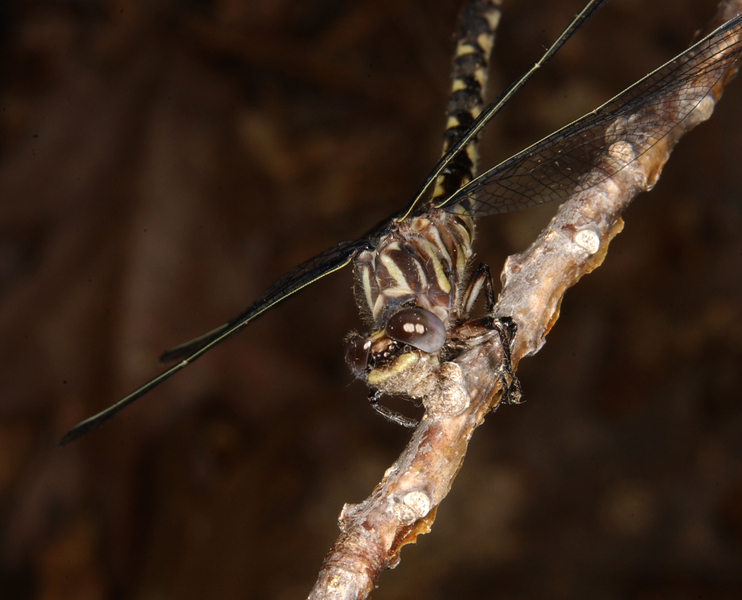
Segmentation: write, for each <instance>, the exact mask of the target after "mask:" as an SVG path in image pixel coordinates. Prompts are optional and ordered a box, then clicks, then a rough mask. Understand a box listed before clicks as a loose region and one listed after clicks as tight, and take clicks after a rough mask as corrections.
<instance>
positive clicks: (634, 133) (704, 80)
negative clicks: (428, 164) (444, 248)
mask: <svg viewBox="0 0 742 600" xmlns="http://www.w3.org/2000/svg"><path fill="white" fill-rule="evenodd" d="M741 31H742V16H738V17H735V18H734V19H732V20H730V21H727V22H726V23H725V24H724V25H722V26H721V27H720V28H718V29H717V30H716V31H714V32H712V33H711V34H710V35H708V36H707V37H705V38H703V39H702V40H701V41H699V42H698V43H696V44H694V45H693V46H691V47H690V48H689V49H688V50H686V51H685V52H684V53H683V54H681V55H679V56H678V57H676V58H675V59H673V60H671V61H670V62H668V63H666V64H665V65H663V66H661V67H660V68H659V69H657V70H656V71H654V72H652V73H650V74H649V75H647V76H646V77H645V78H644V79H642V80H641V81H639V82H638V83H636V84H634V85H633V86H631V87H630V88H628V89H626V90H625V91H623V92H621V93H620V94H619V95H617V96H616V97H615V98H613V99H611V100H609V101H608V102H607V103H606V104H604V105H603V106H601V107H600V108H598V109H597V110H595V111H593V112H591V113H588V114H587V115H585V116H584V117H582V118H580V119H578V120H577V121H575V122H573V123H572V124H570V125H567V126H566V127H564V128H562V129H560V130H559V131H557V132H556V133H553V134H552V135H550V136H548V137H546V138H544V139H543V140H541V141H539V142H537V143H535V144H534V145H532V146H530V147H529V148H526V149H525V150H523V151H522V152H519V153H518V154H516V155H514V156H513V157H511V158H509V159H507V160H506V161H504V162H502V163H500V164H499V165H497V166H496V167H493V168H492V169H490V170H488V171H487V172H485V173H482V174H481V175H480V176H479V177H477V178H476V179H474V180H473V181H471V182H470V183H468V184H467V185H465V186H464V187H463V188H461V189H460V190H459V191H458V192H456V193H455V194H453V195H452V196H450V197H449V198H447V199H446V200H444V201H442V202H440V203H438V204H437V205H436V207H438V208H444V207H452V206H454V205H456V204H459V203H462V202H464V201H467V200H468V201H469V202H470V207H468V208H469V210H470V211H471V214H472V215H473V216H484V215H492V214H497V213H505V212H510V211H514V210H520V209H524V208H528V207H529V206H534V205H537V204H543V203H545V202H552V201H555V200H565V199H566V198H567V197H568V196H569V195H570V194H572V193H573V192H575V191H579V190H585V189H588V188H589V187H592V186H594V185H596V183H598V182H599V181H601V180H602V181H604V180H605V179H607V178H609V177H611V176H613V175H615V174H616V173H617V172H618V171H620V170H621V169H623V168H624V167H625V166H627V165H628V164H630V163H632V162H633V161H635V160H636V159H637V158H638V157H639V156H641V155H642V154H644V153H645V152H646V151H647V150H649V149H650V148H651V147H652V146H654V145H655V144H656V143H657V142H659V141H660V140H661V139H662V138H664V137H665V136H666V135H667V134H669V133H670V131H672V130H673V129H674V128H675V127H676V126H678V125H679V124H680V123H681V122H682V121H683V120H684V119H685V118H686V117H687V116H688V115H689V114H690V113H691V112H692V111H693V109H694V108H695V107H696V106H697V105H698V104H699V103H700V102H701V100H703V98H704V97H706V95H707V94H708V93H709V91H710V90H711V88H712V87H713V86H714V85H715V84H716V83H717V82H718V81H719V80H720V79H721V78H722V77H723V75H724V73H725V72H726V70H727V69H729V68H730V67H731V66H732V64H733V63H734V62H735V61H736V60H737V59H738V58H739V55H740V52H742V41H740V39H739V38H740V35H741ZM668 108H669V109H670V111H667V110H665V109H668ZM668 113H669V114H670V115H671V116H669V117H668ZM617 142H626V143H628V144H630V145H631V150H633V152H632V151H628V152H615V151H614V152H609V150H610V149H611V146H613V144H616V143H617ZM597 167H599V168H600V170H601V171H602V173H603V175H604V176H603V177H602V178H601V179H599V180H597V181H596V180H595V179H591V181H589V182H588V181H583V177H582V176H583V175H585V174H587V173H588V172H591V171H592V170H594V169H596V168H597Z"/></svg>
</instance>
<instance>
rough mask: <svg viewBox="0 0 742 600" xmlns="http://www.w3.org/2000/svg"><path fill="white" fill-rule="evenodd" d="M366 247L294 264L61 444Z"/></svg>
mask: <svg viewBox="0 0 742 600" xmlns="http://www.w3.org/2000/svg"><path fill="white" fill-rule="evenodd" d="M365 246H366V241H365V239H361V240H355V241H352V242H340V243H339V244H336V245H335V246H333V247H332V248H330V249H329V250H326V251H325V252H323V253H322V254H318V255H317V256H315V257H314V258H310V259H309V260H308V261H306V262H304V263H302V264H300V265H299V266H298V267H295V268H294V269H292V270H291V271H289V272H288V273H286V275H284V276H283V277H281V278H280V279H279V280H278V281H276V283H274V284H273V285H272V286H271V287H270V288H268V290H267V291H266V292H265V293H264V294H263V295H261V296H260V297H259V298H258V299H257V300H256V301H255V302H254V303H253V304H252V305H251V306H249V307H248V308H247V309H246V310H245V311H243V312H242V313H240V314H239V315H237V316H236V317H235V318H234V319H232V320H231V321H229V322H228V323H225V324H224V325H222V326H221V327H217V328H216V329H214V330H212V331H210V332H209V333H207V334H205V335H202V336H201V337H198V338H196V339H195V340H192V341H190V342H187V343H185V344H181V345H180V346H176V347H175V348H173V349H172V350H168V351H167V352H165V353H164V354H163V355H162V357H160V360H165V361H170V360H180V362H179V363H177V364H175V365H173V366H172V367H170V368H169V369H167V370H166V371H163V372H162V373H160V375H158V376H157V377H155V378H154V379H152V380H150V381H148V382H147V383H145V384H144V385H143V386H142V387H140V388H139V389H137V390H135V391H134V392H132V393H131V394H129V395H128V396H126V397H125V398H123V399H121V400H119V401H118V402H116V404H113V405H111V406H110V407H108V408H107V409H105V410H104V411H102V412H100V413H98V414H97V415H94V416H92V417H90V418H89V419H86V420H85V421H83V422H82V423H79V424H78V425H76V426H75V427H73V428H72V429H71V430H70V431H68V432H67V434H66V435H65V436H64V437H63V438H62V439H61V440H60V442H59V443H60V445H64V444H68V443H69V442H72V441H74V440H76V439H77V438H79V437H81V436H83V435H85V434H87V433H90V432H91V431H93V430H94V429H97V428H98V427H100V426H101V425H103V424H104V423H105V422H106V421H108V420H109V419H111V418H112V417H113V416H114V415H115V414H116V413H118V412H119V411H120V410H122V409H123V408H125V407H126V406H128V405H129V404H131V403H132V402H134V401H136V400H138V399H139V398H141V397H142V396H144V395H145V394H146V393H148V392H150V391H152V390H153V389H154V388H156V387H157V386H158V385H160V384H161V383H162V382H163V381H165V380H166V379H169V378H170V377H172V376H173V375H175V374H176V373H177V372H178V371H180V370H181V369H184V368H185V367H187V366H188V365H189V364H191V363H192V362H193V361H195V360H196V359H197V358H199V357H200V356H201V355H203V354H204V353H205V352H207V351H208V350H210V349H211V348H213V347H214V346H216V345H217V344H218V343H219V342H221V341H223V340H225V339H226V338H228V337H229V336H230V335H232V334H233V333H237V332H238V331H239V330H240V329H242V328H243V327H245V326H246V325H247V324H248V323H250V322H251V321H253V320H255V319H256V318H257V317H259V316H260V315H261V314H263V313H264V312H265V311H267V310H268V309H269V308H271V307H272V306H275V305H276V304H278V303H279V302H281V301H282V300H285V299H286V298H288V297H289V296H291V295H292V294H294V293H296V292H298V291H299V290H300V289H302V288H304V287H306V286H308V285H310V284H311V283H314V282H315V281H317V280H318V279H321V278H322V277H324V276H325V275H329V274H330V273H333V272H335V271H337V270H338V269H342V268H343V267H344V266H346V265H347V264H349V263H350V262H351V261H352V260H353V257H354V256H355V255H356V253H357V252H358V250H360V249H361V248H364V247H365Z"/></svg>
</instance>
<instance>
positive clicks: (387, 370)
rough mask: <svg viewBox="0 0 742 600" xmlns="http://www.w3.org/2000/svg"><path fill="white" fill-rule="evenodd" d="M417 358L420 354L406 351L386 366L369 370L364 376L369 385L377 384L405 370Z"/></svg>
mask: <svg viewBox="0 0 742 600" xmlns="http://www.w3.org/2000/svg"><path fill="white" fill-rule="evenodd" d="M418 360H420V356H419V355H418V353H417V352H407V353H406V354H403V355H402V356H399V357H398V358H397V359H396V360H395V361H394V362H393V363H392V364H391V365H389V366H388V367H379V368H378V369H373V370H371V371H370V372H369V374H368V375H367V376H366V381H367V382H368V384H369V385H370V386H374V387H375V386H378V385H379V384H381V383H383V382H384V381H386V380H387V379H389V378H390V377H394V376H395V375H399V374H400V373H402V372H404V371H406V370H407V369H409V368H410V367H411V366H412V365H414V364H415V363H416V362H417V361H418Z"/></svg>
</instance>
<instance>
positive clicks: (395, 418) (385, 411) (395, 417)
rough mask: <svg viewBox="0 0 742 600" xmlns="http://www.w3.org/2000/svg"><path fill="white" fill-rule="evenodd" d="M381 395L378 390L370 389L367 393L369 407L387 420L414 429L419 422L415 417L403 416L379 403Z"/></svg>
mask: <svg viewBox="0 0 742 600" xmlns="http://www.w3.org/2000/svg"><path fill="white" fill-rule="evenodd" d="M382 396H383V394H382V393H381V392H380V391H379V390H374V389H372V390H371V391H370V392H369V393H368V401H369V403H370V404H371V408H373V409H374V410H375V411H376V412H377V413H379V414H380V415H381V416H382V417H384V418H385V419H386V420H387V421H391V422H392V423H396V424H397V425H401V426H402V427H407V428H409V429H415V428H416V427H417V426H418V425H419V424H420V422H419V421H418V420H417V419H411V418H409V417H405V416H404V415H403V414H402V413H398V412H396V411H393V410H391V409H390V408H387V407H386V406H384V405H383V404H379V399H380V398H381V397H382Z"/></svg>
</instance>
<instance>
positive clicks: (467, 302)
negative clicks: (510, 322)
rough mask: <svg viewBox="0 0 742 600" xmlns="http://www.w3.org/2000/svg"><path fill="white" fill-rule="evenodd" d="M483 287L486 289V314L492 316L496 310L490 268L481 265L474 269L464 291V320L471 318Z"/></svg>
mask: <svg viewBox="0 0 742 600" xmlns="http://www.w3.org/2000/svg"><path fill="white" fill-rule="evenodd" d="M482 287H484V310H485V312H486V314H488V315H490V314H492V311H493V310H494V308H495V288H494V286H493V285H492V274H491V273H490V268H489V266H487V265H486V264H484V263H479V264H478V265H477V266H476V267H475V268H474V271H473V272H472V274H471V277H470V278H469V283H468V285H467V286H466V290H465V291H464V302H463V307H464V315H463V318H464V320H466V319H468V318H469V315H470V314H471V311H472V309H473V308H474V303H475V302H476V301H477V298H478V297H479V293H480V292H481V291H482Z"/></svg>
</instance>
